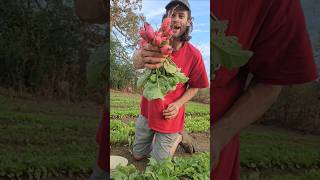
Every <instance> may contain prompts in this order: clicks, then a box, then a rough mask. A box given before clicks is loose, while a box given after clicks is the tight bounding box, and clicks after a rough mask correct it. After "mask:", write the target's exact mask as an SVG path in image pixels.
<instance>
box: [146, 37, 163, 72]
mask: <svg viewBox="0 0 320 180" xmlns="http://www.w3.org/2000/svg"><path fill="white" fill-rule="evenodd" d="M166 57H167V56H165V55H163V54H161V51H160V49H159V47H157V46H153V45H151V44H149V43H146V44H144V45H143V47H142V48H141V58H142V62H143V64H144V67H146V68H149V69H155V68H160V67H161V66H162V63H163V62H164V61H165V58H166Z"/></svg>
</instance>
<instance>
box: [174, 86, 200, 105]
mask: <svg viewBox="0 0 320 180" xmlns="http://www.w3.org/2000/svg"><path fill="white" fill-rule="evenodd" d="M198 90H199V89H198V88H189V89H187V90H186V92H185V93H184V94H183V95H182V96H181V98H179V99H178V100H177V101H176V102H177V103H179V104H180V106H182V105H184V104H185V103H186V102H188V101H189V100H190V99H192V98H193V97H194V96H195V95H196V94H197V92H198Z"/></svg>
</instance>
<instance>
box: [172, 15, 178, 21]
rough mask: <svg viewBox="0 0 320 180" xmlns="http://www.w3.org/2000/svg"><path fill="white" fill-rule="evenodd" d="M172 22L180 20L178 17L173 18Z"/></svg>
mask: <svg viewBox="0 0 320 180" xmlns="http://www.w3.org/2000/svg"><path fill="white" fill-rule="evenodd" d="M171 20H172V21H175V22H176V21H178V20H179V18H178V16H173V17H172V19H171Z"/></svg>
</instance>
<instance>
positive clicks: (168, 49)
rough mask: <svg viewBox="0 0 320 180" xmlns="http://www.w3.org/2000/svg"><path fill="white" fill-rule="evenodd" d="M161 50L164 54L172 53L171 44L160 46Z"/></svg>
mask: <svg viewBox="0 0 320 180" xmlns="http://www.w3.org/2000/svg"><path fill="white" fill-rule="evenodd" d="M160 50H161V53H162V54H164V55H170V54H171V53H172V47H171V46H170V45H164V46H162V47H161V48H160Z"/></svg>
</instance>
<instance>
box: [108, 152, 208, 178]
mask: <svg viewBox="0 0 320 180" xmlns="http://www.w3.org/2000/svg"><path fill="white" fill-rule="evenodd" d="M149 160H150V161H149V163H148V165H147V167H146V170H145V171H144V172H138V171H137V169H136V168H135V167H134V166H133V165H132V164H131V165H129V166H125V167H121V166H118V167H117V168H116V169H115V171H114V173H112V179H115V180H129V179H132V180H179V179H191V180H208V179H209V177H210V168H209V153H200V154H195V155H193V156H191V157H188V158H181V157H179V158H178V157H177V158H176V157H175V158H173V159H172V158H167V159H164V160H162V161H159V162H157V161H156V160H155V159H153V158H149Z"/></svg>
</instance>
